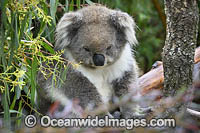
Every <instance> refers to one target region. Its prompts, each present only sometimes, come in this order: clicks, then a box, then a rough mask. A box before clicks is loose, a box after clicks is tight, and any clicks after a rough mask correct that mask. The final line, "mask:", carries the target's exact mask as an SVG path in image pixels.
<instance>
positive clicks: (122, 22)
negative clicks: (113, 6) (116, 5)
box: [110, 11, 138, 45]
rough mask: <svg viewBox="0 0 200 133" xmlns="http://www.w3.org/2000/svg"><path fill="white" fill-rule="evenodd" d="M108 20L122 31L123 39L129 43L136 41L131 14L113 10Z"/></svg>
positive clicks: (132, 43)
mask: <svg viewBox="0 0 200 133" xmlns="http://www.w3.org/2000/svg"><path fill="white" fill-rule="evenodd" d="M110 20H111V22H112V23H113V24H114V25H115V26H116V28H117V29H118V30H119V31H121V32H124V34H125V39H126V40H127V42H128V43H129V44H130V45H136V44H137V43H138V42H137V39H136V36H135V27H136V24H135V22H134V20H133V18H132V17H131V16H129V15H128V14H127V13H124V12H121V11H113V12H112V13H111V15H110Z"/></svg>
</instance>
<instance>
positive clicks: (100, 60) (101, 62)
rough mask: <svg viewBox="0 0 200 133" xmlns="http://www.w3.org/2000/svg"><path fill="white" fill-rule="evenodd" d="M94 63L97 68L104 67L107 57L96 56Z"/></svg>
mask: <svg viewBox="0 0 200 133" xmlns="http://www.w3.org/2000/svg"><path fill="white" fill-rule="evenodd" d="M93 61H94V64H95V65H96V66H103V65H104V62H105V57H104V55H102V54H94V56H93Z"/></svg>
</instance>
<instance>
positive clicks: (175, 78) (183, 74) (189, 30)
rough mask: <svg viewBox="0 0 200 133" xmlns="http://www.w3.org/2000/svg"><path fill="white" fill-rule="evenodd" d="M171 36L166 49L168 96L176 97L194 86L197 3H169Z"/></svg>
mask: <svg viewBox="0 0 200 133" xmlns="http://www.w3.org/2000/svg"><path fill="white" fill-rule="evenodd" d="M165 13H166V16H167V34H166V41H165V46H164V49H163V68H164V89H163V95H164V96H174V95H175V94H176V92H177V90H178V89H180V88H181V87H189V86H190V85H192V72H193V64H194V52H195V48H196V43H197V33H198V19H199V18H198V17H199V11H198V5H197V1H196V0H165Z"/></svg>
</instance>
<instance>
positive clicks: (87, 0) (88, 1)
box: [85, 0, 94, 5]
mask: <svg viewBox="0 0 200 133" xmlns="http://www.w3.org/2000/svg"><path fill="white" fill-rule="evenodd" d="M85 1H86V2H87V3H88V4H89V5H94V2H92V1H91V0H85Z"/></svg>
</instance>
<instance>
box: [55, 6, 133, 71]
mask: <svg viewBox="0 0 200 133" xmlns="http://www.w3.org/2000/svg"><path fill="white" fill-rule="evenodd" d="M134 28H135V22H134V20H133V19H132V18H131V17H130V16H129V15H128V14H127V13H124V12H121V11H115V10H111V9H108V8H106V7H103V6H89V7H85V8H82V9H81V10H79V11H76V12H70V13H66V14H65V15H64V16H63V17H62V18H61V20H60V22H59V23H58V25H57V28H56V45H55V49H56V50H61V49H65V55H66V56H67V58H68V59H70V60H74V61H76V62H77V63H79V62H81V63H82V65H84V66H86V67H90V68H96V67H99V66H108V65H110V64H113V63H114V62H116V61H117V60H118V59H119V57H120V55H121V53H122V51H123V49H124V47H125V45H134V44H136V43H137V40H136V37H135V30H134Z"/></svg>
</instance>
